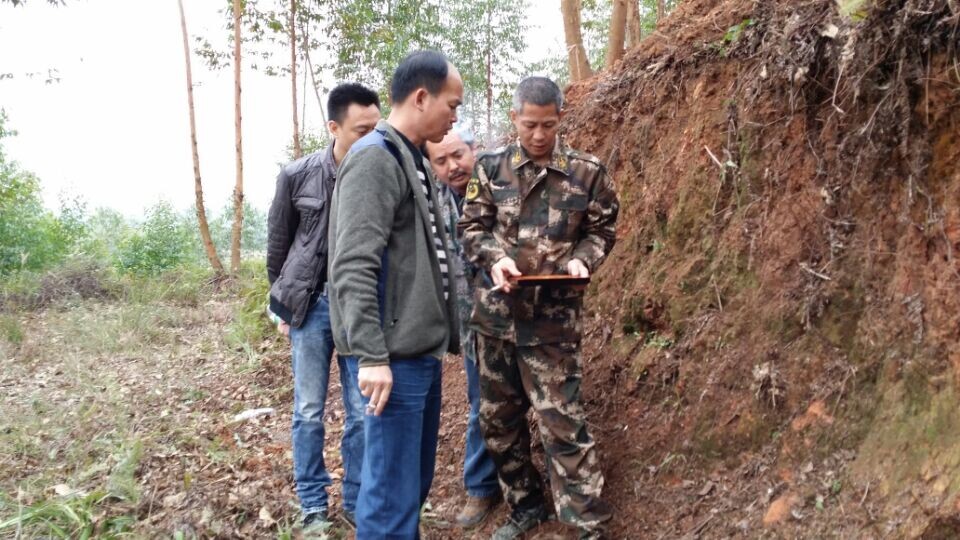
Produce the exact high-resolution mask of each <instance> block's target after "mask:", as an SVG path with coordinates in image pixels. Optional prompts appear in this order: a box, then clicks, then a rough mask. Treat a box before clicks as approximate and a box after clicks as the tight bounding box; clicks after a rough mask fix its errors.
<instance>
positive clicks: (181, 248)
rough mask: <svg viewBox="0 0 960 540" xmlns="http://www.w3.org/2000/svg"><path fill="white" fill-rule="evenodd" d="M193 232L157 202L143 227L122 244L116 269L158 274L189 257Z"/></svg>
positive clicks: (134, 231)
mask: <svg viewBox="0 0 960 540" xmlns="http://www.w3.org/2000/svg"><path fill="white" fill-rule="evenodd" d="M189 240H190V232H189V231H188V230H187V228H186V227H185V226H184V223H183V221H182V220H181V219H180V217H179V216H178V215H177V213H176V212H175V211H174V210H173V207H172V206H171V205H170V203H167V202H163V201H161V202H158V203H157V204H156V205H154V206H153V207H152V208H150V209H149V210H148V211H147V219H146V220H145V221H144V222H143V224H142V225H141V226H140V227H139V228H137V229H135V230H133V231H131V232H130V234H128V235H127V236H126V237H125V238H123V239H122V240H121V241H120V245H119V246H118V252H117V259H116V261H115V265H116V267H117V269H118V270H120V271H121V272H128V273H133V274H158V273H160V272H161V271H163V270H168V269H170V268H174V267H176V266H178V265H180V264H181V263H183V262H184V261H186V260H187V258H188V256H189V252H188V248H189Z"/></svg>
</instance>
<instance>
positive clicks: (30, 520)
mask: <svg viewBox="0 0 960 540" xmlns="http://www.w3.org/2000/svg"><path fill="white" fill-rule="evenodd" d="M109 499H110V495H109V494H108V493H106V492H103V491H95V492H93V493H90V494H89V495H83V494H73V495H67V496H64V497H58V498H57V499H49V500H45V501H41V502H38V503H36V504H32V505H30V506H26V507H23V508H19V509H17V513H16V515H14V516H13V517H11V518H9V519H6V520H4V521H0V531H9V532H12V531H14V530H20V531H21V534H22V532H28V533H31V534H29V536H30V537H33V536H34V534H32V533H36V536H37V537H45V538H93V537H97V538H117V537H119V536H122V535H124V533H126V532H127V531H129V529H130V527H131V526H132V525H133V523H134V519H133V517H131V516H125V515H121V516H103V515H102V511H101V507H102V506H105V505H106V504H107V502H108V501H109ZM3 506H7V507H8V508H11V507H13V508H15V507H14V504H13V503H10V504H6V505H3ZM5 513H7V512H5ZM17 536H18V537H19V536H20V534H18V535H17Z"/></svg>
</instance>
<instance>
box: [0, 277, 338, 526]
mask: <svg viewBox="0 0 960 540" xmlns="http://www.w3.org/2000/svg"><path fill="white" fill-rule="evenodd" d="M174 284H176V282H174ZM166 288H167V289H169V288H170V286H169V284H168V285H167V286H166ZM184 298H186V299H187V300H190V294H188V293H186V294H180V295H178V296H175V297H174V298H171V297H170V295H154V296H153V298H150V297H148V296H141V297H140V298H132V299H128V300H126V301H113V302H107V301H103V300H101V299H81V300H79V301H76V300H75V301H73V303H72V304H71V305H68V306H65V305H59V306H55V307H51V308H47V309H43V310H40V311H37V312H29V313H26V312H14V313H6V314H3V319H2V321H0V323H2V324H0V329H2V333H0V361H2V363H3V369H2V370H0V536H3V537H6V536H11V537H16V538H49V537H54V538H76V537H101V538H111V537H115V536H123V535H129V534H132V535H133V536H136V537H153V536H164V537H170V536H173V537H179V538H192V537H197V536H203V537H210V536H218V537H264V536H279V537H290V536H291V535H292V534H293V530H294V527H293V524H294V523H295V522H296V518H297V504H296V497H295V494H294V492H293V489H292V482H291V474H290V471H291V469H292V467H291V464H290V450H289V427H290V413H289V410H290V402H291V378H290V374H289V369H288V367H287V361H288V360H287V354H286V347H287V345H286V343H285V342H283V341H279V340H276V339H275V338H274V337H272V336H267V337H263V335H262V334H258V333H257V332H256V331H255V329H256V327H257V325H259V324H260V322H259V321H257V320H256V316H251V315H250V314H246V315H245V316H244V317H238V316H237V313H238V311H239V310H238V308H239V302H238V301H236V300H229V299H228V298H227V297H226V296H225V295H220V296H217V295H213V296H211V297H208V298H202V297H196V298H195V300H198V301H185V300H184ZM238 325H242V326H240V327H238ZM228 335H229V336H232V337H230V338H229V339H227V337H226V336H228ZM237 336H246V337H251V336H253V337H256V338H257V339H258V340H257V341H254V342H243V343H240V341H241V340H238V338H237ZM228 343H229V345H228ZM332 380H336V379H335V378H332ZM334 401H335V400H334ZM257 407H273V408H275V409H276V411H277V413H276V414H274V415H272V416H267V417H260V418H258V419H255V420H251V421H247V422H243V423H239V424H238V423H234V422H233V421H232V417H233V415H234V414H235V413H237V412H239V411H241V410H244V409H247V408H257ZM331 409H335V407H334V406H333V405H331ZM330 414H332V415H335V414H337V412H336V410H331V411H330ZM341 418H342V415H341ZM331 431H336V430H335V429H333V430H331ZM333 438H335V437H331V439H333ZM330 454H331V455H330V458H331V459H330V460H329V461H328V465H329V466H330V468H331V469H334V470H335V469H336V467H337V466H338V465H339V463H338V462H339V458H338V456H337V453H336V450H335V449H333V448H331V452H330ZM334 500H337V497H334ZM341 535H342V532H341V531H337V530H335V531H332V532H331V536H332V537H337V536H341Z"/></svg>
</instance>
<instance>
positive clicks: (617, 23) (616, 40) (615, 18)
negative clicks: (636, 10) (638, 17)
mask: <svg viewBox="0 0 960 540" xmlns="http://www.w3.org/2000/svg"><path fill="white" fill-rule="evenodd" d="M626 30H627V0H613V13H612V14H611V15H610V39H609V41H608V42H607V69H610V68H612V67H613V66H614V65H615V64H616V63H617V61H618V60H620V59H621V58H623V42H624V35H625V34H626Z"/></svg>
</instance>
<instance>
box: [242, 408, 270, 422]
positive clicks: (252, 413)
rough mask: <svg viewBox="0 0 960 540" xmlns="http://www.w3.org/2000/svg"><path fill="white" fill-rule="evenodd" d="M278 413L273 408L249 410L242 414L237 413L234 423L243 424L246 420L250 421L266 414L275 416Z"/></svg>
mask: <svg viewBox="0 0 960 540" xmlns="http://www.w3.org/2000/svg"><path fill="white" fill-rule="evenodd" d="M275 412H276V411H275V410H274V408H273V407H263V408H261V409H247V410H245V411H243V412H241V413H237V415H236V416H234V417H233V421H234V422H243V421H244V420H250V419H251V418H256V417H258V416H263V415H266V414H273V413H275Z"/></svg>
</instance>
